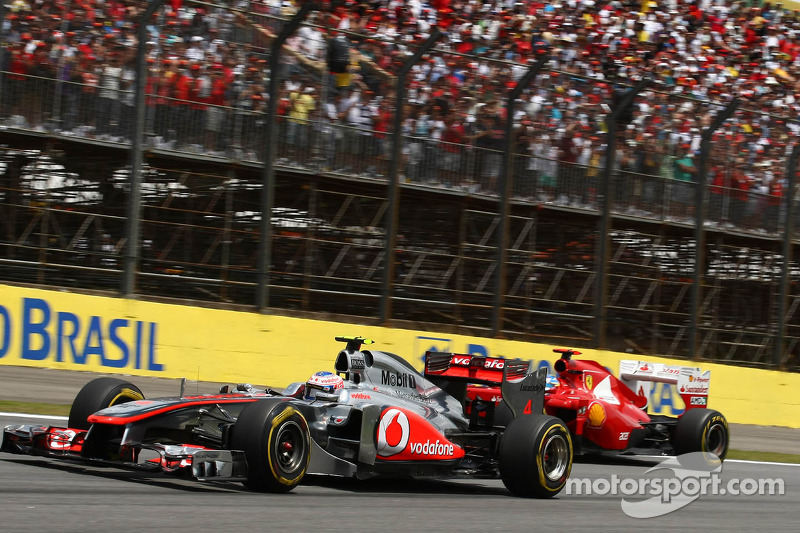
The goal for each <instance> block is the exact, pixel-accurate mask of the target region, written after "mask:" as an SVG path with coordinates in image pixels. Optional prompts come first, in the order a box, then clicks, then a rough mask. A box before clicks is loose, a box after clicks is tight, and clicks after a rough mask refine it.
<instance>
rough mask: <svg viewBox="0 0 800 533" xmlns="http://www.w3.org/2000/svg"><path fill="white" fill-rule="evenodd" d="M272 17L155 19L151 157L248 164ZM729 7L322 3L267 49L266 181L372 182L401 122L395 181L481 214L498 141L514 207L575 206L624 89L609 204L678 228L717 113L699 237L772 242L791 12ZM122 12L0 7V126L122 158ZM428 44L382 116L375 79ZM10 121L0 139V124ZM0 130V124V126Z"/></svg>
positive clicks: (586, 199)
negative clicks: (75, 139) (275, 72)
mask: <svg viewBox="0 0 800 533" xmlns="http://www.w3.org/2000/svg"><path fill="white" fill-rule="evenodd" d="M299 4H300V2H299V0H296V1H294V2H292V1H286V0H283V1H281V0H266V1H263V2H255V1H246V0H241V1H230V2H223V3H221V4H220V7H218V8H210V7H209V6H208V5H207V4H204V5H194V4H192V3H190V2H186V1H183V2H182V1H181V0H172V1H171V2H167V3H166V4H165V6H164V7H163V8H162V9H161V10H159V12H158V13H157V16H156V17H155V18H154V19H153V20H152V21H151V24H150V25H149V26H148V33H147V35H148V40H147V41H146V42H145V43H144V46H145V47H146V58H147V62H148V65H149V67H148V78H147V83H146V93H147V95H148V96H147V105H148V109H149V110H150V111H151V113H150V115H149V117H150V121H151V122H150V124H151V128H152V130H151V133H152V139H153V142H154V143H157V144H158V145H159V146H166V147H174V148H176V149H177V148H181V149H194V150H197V151H201V150H202V151H204V152H207V153H225V152H226V151H229V150H231V149H232V148H241V149H242V150H243V151H244V153H245V156H248V155H249V156H252V157H256V158H257V157H260V155H261V154H262V153H263V152H261V151H260V150H262V149H263V142H262V141H263V133H264V131H265V128H267V127H268V125H267V124H266V123H265V121H264V111H265V109H266V105H267V98H268V86H269V76H270V69H269V68H268V61H267V49H268V43H269V39H270V38H271V37H272V36H274V34H275V32H276V31H277V29H278V28H279V27H280V25H279V24H277V23H276V22H275V21H274V20H270V19H269V18H268V17H265V16H259V15H275V16H281V17H287V16H289V15H291V14H292V13H294V12H295V11H296V9H297V7H298V5H299ZM751 4H752V2H746V1H730V0H693V1H685V0H611V1H603V0H558V1H556V2H553V3H546V2H540V1H524V2H515V1H513V0H486V1H477V0H428V1H427V2H426V1H421V0H410V1H400V0H346V1H342V0H332V1H330V2H321V3H320V5H321V6H322V7H321V9H320V11H317V12H314V13H313V14H312V16H311V17H310V18H309V19H308V22H310V23H311V24H310V25H306V26H303V27H301V28H300V30H299V31H298V32H296V33H295V35H293V36H292V37H291V38H290V39H289V41H288V42H287V46H286V53H285V54H284V57H285V61H284V64H283V70H282V72H281V76H282V80H283V81H282V83H281V86H280V101H279V102H278V106H277V108H278V113H279V115H280V117H281V122H280V128H281V130H280V136H279V138H280V147H281V149H280V154H279V155H280V157H281V160H280V162H281V163H286V164H301V165H306V164H311V162H312V158H313V163H314V164H316V165H318V166H319V167H320V168H322V169H325V170H331V171H341V172H352V173H355V174H367V175H374V176H380V175H385V174H386V171H387V168H388V154H389V152H390V148H391V146H390V144H391V143H389V142H388V140H389V138H390V137H389V136H387V133H388V132H390V131H391V129H392V121H393V116H394V111H395V109H396V108H397V106H398V105H399V106H400V107H402V110H403V122H402V128H403V134H404V142H403V148H402V150H403V157H402V161H401V164H400V168H401V173H402V174H403V176H404V177H405V178H406V179H409V180H414V181H421V182H428V183H431V184H435V185H439V186H448V187H463V188H469V189H472V190H476V191H479V190H480V191H484V192H496V189H497V182H498V179H499V177H500V176H499V173H500V171H501V168H502V164H501V161H502V158H501V155H502V152H501V150H502V149H503V146H504V139H505V123H506V120H507V119H509V118H510V119H511V120H513V124H514V139H513V147H514V152H515V153H516V154H518V156H517V157H516V159H515V161H514V174H515V194H518V195H521V196H525V197H530V198H532V199H535V200H538V201H547V202H555V203H569V204H576V205H584V206H591V205H593V202H594V201H595V199H596V195H597V188H598V183H597V180H598V177H599V176H600V174H601V171H602V168H603V165H604V160H603V158H604V154H605V145H606V142H607V139H606V132H607V129H608V128H607V126H608V125H607V124H606V118H607V115H608V112H609V110H610V108H611V107H613V106H614V105H615V103H616V101H617V99H618V97H619V95H620V94H621V92H623V91H624V90H625V89H626V88H627V87H630V86H631V85H632V84H634V83H635V82H637V81H639V80H641V79H642V78H644V77H648V78H651V79H652V80H653V82H652V84H651V85H650V86H649V87H648V88H647V89H646V90H645V92H643V93H642V94H641V95H639V96H638V97H637V99H636V100H635V103H634V105H633V108H632V112H631V113H629V114H624V115H623V116H622V117H620V120H619V126H620V128H619V129H620V139H619V140H618V141H617V146H618V147H619V148H618V150H617V160H616V161H615V163H614V167H615V168H616V169H618V170H619V171H620V173H621V175H624V179H619V180H618V181H617V183H618V186H617V187H616V190H615V195H616V199H617V201H619V202H621V203H622V204H623V205H624V204H626V203H627V205H629V206H630V209H631V211H632V212H638V211H643V212H645V213H646V212H657V211H659V209H661V208H662V207H663V204H664V202H668V203H669V204H670V207H669V213H670V214H671V215H672V216H675V217H676V218H679V219H680V218H685V217H691V216H692V205H693V194H692V190H693V186H692V184H693V183H695V182H696V181H697V179H698V168H697V167H698V165H697V164H696V160H697V156H698V153H699V151H700V143H701V132H702V131H703V130H704V129H705V128H707V127H708V126H709V125H710V124H711V123H712V121H713V118H714V116H715V115H716V114H717V113H718V112H719V111H720V110H721V109H722V106H724V105H727V104H729V103H730V102H732V101H733V100H734V99H739V100H740V101H741V109H742V110H740V111H738V112H737V113H736V114H735V115H734V117H733V118H732V119H730V120H728V121H726V122H725V123H724V124H723V125H722V127H721V128H720V129H719V130H718V131H717V133H716V134H715V137H714V143H713V145H712V151H711V158H710V160H709V164H708V168H707V170H708V174H707V180H708V184H709V190H710V197H711V200H710V204H709V205H710V216H711V217H712V220H713V221H714V222H719V223H727V224H733V225H737V226H743V227H759V228H767V229H775V228H776V223H777V217H778V208H777V207H778V206H779V205H780V203H781V202H780V198H781V196H782V194H783V190H784V189H785V186H786V180H785V176H784V175H783V174H784V172H783V169H784V167H785V164H786V160H787V154H788V151H790V150H791V148H792V146H793V144H794V139H793V137H795V136H796V135H797V132H798V125H797V122H796V121H795V120H794V119H795V117H796V116H797V114H798V111H800V88H799V87H798V83H799V80H800V57H799V56H800V11H797V10H794V9H787V8H784V7H783V6H782V5H781V4H780V3H778V4H775V5H770V4H769V3H763V4H761V5H751ZM144 5H145V4H144V3H142V2H133V1H117V0H105V1H99V0H72V1H64V0H13V2H11V3H10V4H9V5H8V7H7V8H6V14H5V20H4V22H3V27H2V37H3V41H4V47H3V54H4V55H3V63H2V67H3V68H2V69H3V71H4V72H5V73H6V74H5V75H4V76H3V81H4V84H3V93H2V95H3V98H2V115H3V118H4V119H7V121H10V123H11V124H12V125H13V124H15V123H16V124H18V125H25V126H27V127H32V128H44V127H47V124H48V120H52V119H53V118H54V117H55V118H58V124H57V127H58V129H59V130H60V131H62V132H63V133H65V134H71V133H72V134H82V135H84V134H90V135H94V136H97V137H99V138H105V139H110V140H122V139H125V138H126V137H128V136H129V135H130V131H131V129H130V128H131V126H132V119H133V117H134V115H135V109H134V99H133V86H134V83H135V68H134V67H135V62H134V58H135V52H136V47H137V45H138V42H137V38H136V23H137V20H138V19H139V18H140V16H141V13H142V12H143V10H144ZM433 28H438V29H439V30H440V31H441V32H442V33H443V37H442V39H441V40H440V41H439V42H438V43H437V44H436V51H435V52H434V53H432V54H430V55H428V56H426V58H425V59H423V60H422V61H421V62H419V63H418V64H417V65H415V66H414V67H413V68H412V70H411V72H410V75H409V77H408V83H407V87H406V98H405V100H404V101H403V102H402V104H399V103H398V102H397V101H396V96H397V95H396V94H395V90H394V78H393V76H394V74H395V73H396V72H397V71H398V67H399V65H401V64H402V63H403V61H405V60H406V58H407V57H409V56H410V55H411V54H412V53H413V52H414V50H415V47H416V46H417V45H418V44H419V43H421V42H423V41H424V40H425V39H426V38H427V37H428V36H429V35H430V34H431V31H432V30H433ZM542 54H548V56H549V57H550V58H551V60H550V62H549V63H548V65H547V70H546V74H545V75H543V76H539V78H538V79H537V80H535V81H534V83H532V84H531V87H530V88H525V89H524V90H523V92H522V95H521V101H518V102H517V103H516V105H515V107H514V115H513V117H507V116H506V115H507V110H506V95H507V94H508V91H509V90H510V89H511V88H513V87H514V86H515V83H516V82H517V81H518V80H519V79H520V77H521V76H522V75H523V74H524V72H525V71H526V69H527V68H528V67H529V66H530V65H532V64H533V62H535V61H536V60H537V59H538V58H539V57H541V55H542ZM15 121H16V122H15ZM7 123H8V122H7Z"/></svg>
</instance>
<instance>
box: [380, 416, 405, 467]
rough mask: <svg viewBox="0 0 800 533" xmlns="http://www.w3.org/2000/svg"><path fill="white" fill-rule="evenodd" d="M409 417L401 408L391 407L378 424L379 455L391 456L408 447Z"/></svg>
mask: <svg viewBox="0 0 800 533" xmlns="http://www.w3.org/2000/svg"><path fill="white" fill-rule="evenodd" d="M408 435H409V427H408V417H407V416H406V414H405V413H404V412H402V411H400V410H399V409H389V410H388V411H386V412H385V413H383V416H382V417H381V421H380V423H379V424H378V455H380V456H381V457H391V456H392V455H396V454H398V453H400V452H402V451H403V450H405V449H406V445H407V444H408Z"/></svg>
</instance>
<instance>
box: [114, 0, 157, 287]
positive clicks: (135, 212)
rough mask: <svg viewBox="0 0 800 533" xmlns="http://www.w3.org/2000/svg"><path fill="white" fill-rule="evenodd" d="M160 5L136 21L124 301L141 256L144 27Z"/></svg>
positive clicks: (152, 6)
mask: <svg viewBox="0 0 800 533" xmlns="http://www.w3.org/2000/svg"><path fill="white" fill-rule="evenodd" d="M163 4H164V0H152V1H151V2H150V4H149V5H148V6H147V9H145V11H144V14H143V15H142V16H141V17H140V18H139V25H138V27H137V28H136V38H137V39H138V40H139V46H138V47H137V48H136V106H135V107H136V118H135V120H134V127H133V133H132V135H133V138H132V139H131V177H130V180H131V181H130V185H131V187H130V194H129V197H128V206H127V208H128V209H127V215H128V221H127V224H128V229H127V236H126V241H125V266H124V269H123V272H122V295H123V296H124V297H126V298H129V297H131V296H132V295H133V294H134V292H136V271H137V270H138V269H139V261H140V259H141V255H142V249H141V246H140V245H139V238H140V235H141V231H142V227H141V226H142V156H143V149H142V136H143V135H144V121H145V112H146V109H145V101H144V91H145V84H146V82H147V64H146V63H145V57H144V51H145V46H146V45H145V43H146V42H147V23H148V22H149V21H150V18H151V17H152V16H153V13H155V12H156V10H157V9H158V8H160V7H161V6H162V5H163Z"/></svg>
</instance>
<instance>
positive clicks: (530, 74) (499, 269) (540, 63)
mask: <svg viewBox="0 0 800 533" xmlns="http://www.w3.org/2000/svg"><path fill="white" fill-rule="evenodd" d="M549 60H550V56H549V55H548V54H545V55H542V56H541V57H540V58H539V59H538V60H537V61H536V63H534V64H533V66H531V68H529V69H528V71H527V72H526V73H525V74H524V75H523V76H522V78H520V80H519V81H518V82H517V84H516V86H514V88H513V89H511V92H510V93H509V95H508V101H507V102H506V128H505V138H504V139H503V144H504V148H503V167H502V168H503V173H502V179H501V181H500V205H499V209H500V226H499V227H498V230H497V260H496V263H497V266H496V268H495V272H496V273H497V276H496V277H495V280H494V281H495V287H494V313H493V315H492V336H493V337H497V336H499V335H500V332H501V331H502V329H503V305H504V304H505V296H506V275H507V272H508V266H507V265H506V259H507V257H508V247H507V246H506V244H507V241H508V226H509V220H508V219H509V216H510V212H511V206H510V205H509V203H510V202H511V192H512V190H513V184H514V168H513V164H512V163H513V161H512V159H513V156H514V154H513V146H512V140H513V139H512V137H513V135H514V104H515V103H516V101H517V98H519V95H520V94H522V91H523V90H525V88H526V87H528V85H530V84H531V82H532V81H533V78H535V77H536V76H537V75H538V74H539V72H541V70H542V69H543V68H544V65H545V63H547V62H548V61H549Z"/></svg>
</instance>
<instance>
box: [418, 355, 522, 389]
mask: <svg viewBox="0 0 800 533" xmlns="http://www.w3.org/2000/svg"><path fill="white" fill-rule="evenodd" d="M530 365H531V362H530V361H523V360H521V359H504V358H502V357H486V356H483V355H470V354H458V353H449V352H430V351H429V352H426V353H425V370H424V372H423V374H424V375H425V377H426V378H427V377H432V378H445V379H447V380H448V381H464V382H468V383H477V384H482V385H499V384H501V383H502V382H503V375H504V374H505V375H506V376H507V379H509V380H516V379H522V378H524V377H525V375H526V374H527V373H528V370H529V368H530Z"/></svg>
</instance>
